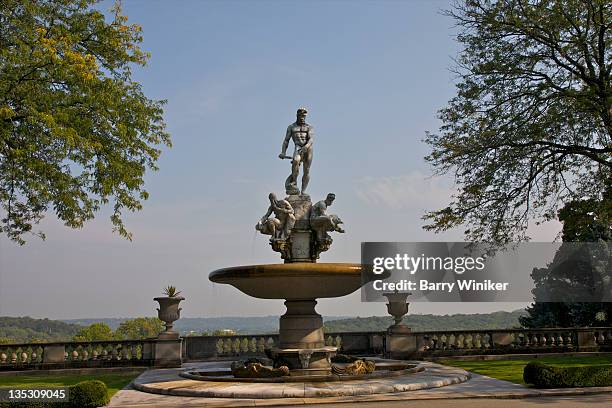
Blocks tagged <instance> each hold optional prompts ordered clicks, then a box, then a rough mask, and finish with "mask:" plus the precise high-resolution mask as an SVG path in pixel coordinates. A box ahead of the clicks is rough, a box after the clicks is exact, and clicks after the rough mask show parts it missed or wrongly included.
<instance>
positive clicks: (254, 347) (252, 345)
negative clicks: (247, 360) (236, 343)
mask: <svg viewBox="0 0 612 408" xmlns="http://www.w3.org/2000/svg"><path fill="white" fill-rule="evenodd" d="M249 351H250V352H251V353H257V339H256V338H255V337H253V338H251V341H250V342H249Z"/></svg>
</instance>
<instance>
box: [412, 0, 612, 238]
mask: <svg viewBox="0 0 612 408" xmlns="http://www.w3.org/2000/svg"><path fill="white" fill-rule="evenodd" d="M448 15H450V16H452V17H453V18H454V19H455V21H456V22H457V24H458V26H459V27H460V34H459V36H458V41H459V42H460V43H461V44H462V45H463V51H462V52H461V54H460V56H459V58H458V60H457V62H458V66H457V68H456V72H457V74H458V77H459V80H458V83H457V85H456V86H457V93H456V96H455V97H453V98H452V99H451V100H450V101H449V102H448V105H447V106H446V107H444V108H443V109H441V110H440V111H439V118H440V119H441V121H442V123H443V124H442V126H441V128H440V130H439V133H437V134H432V133H428V134H427V137H426V142H427V143H428V144H429V145H430V146H431V147H432V153H431V154H430V155H429V156H428V157H427V160H428V161H429V162H430V163H431V164H432V165H433V166H434V167H435V168H436V170H437V173H438V174H453V175H454V177H455V181H456V184H457V185H458V186H459V191H458V193H457V195H456V196H455V197H454V198H453V200H452V202H451V203H450V204H449V205H448V206H446V207H445V208H442V209H440V210H437V211H432V212H429V213H427V214H426V215H425V217H424V218H425V219H427V220H429V221H430V224H428V225H426V226H425V228H426V229H429V230H434V231H444V230H447V229H450V228H454V227H457V226H460V225H464V226H466V227H467V228H466V231H465V234H466V238H467V240H469V241H485V242H491V243H494V244H504V243H508V242H512V241H518V240H526V239H527V238H528V237H527V234H526V229H527V226H528V222H529V221H530V220H536V222H541V221H546V220H550V219H554V218H555V217H556V216H557V210H558V209H559V208H560V207H563V205H564V204H567V203H569V202H572V201H575V200H577V199H585V200H594V201H602V200H603V199H604V193H605V189H606V187H607V186H609V185H610V184H611V183H612V84H611V83H610V74H611V69H610V68H611V67H612V61H611V60H610V59H611V56H612V53H611V52H610V44H612V31H611V30H609V26H610V24H612V3H611V2H610V1H608V0H559V1H537V2H526V1H520V2H519V1H515V0H499V1H488V0H461V1H459V2H457V3H456V6H455V8H454V9H453V10H451V11H448Z"/></svg>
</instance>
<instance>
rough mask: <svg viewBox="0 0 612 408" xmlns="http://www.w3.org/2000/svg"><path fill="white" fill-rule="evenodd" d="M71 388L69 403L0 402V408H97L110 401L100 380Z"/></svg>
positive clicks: (85, 382) (82, 382)
mask: <svg viewBox="0 0 612 408" xmlns="http://www.w3.org/2000/svg"><path fill="white" fill-rule="evenodd" d="M69 388H70V391H69V392H70V401H68V402H0V408H96V407H102V406H104V405H106V404H108V403H109V401H110V398H108V388H107V387H106V384H104V383H103V382H102V381H99V380H93V381H81V382H80V383H78V384H75V385H71V386H70V387H69Z"/></svg>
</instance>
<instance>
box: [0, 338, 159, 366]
mask: <svg viewBox="0 0 612 408" xmlns="http://www.w3.org/2000/svg"><path fill="white" fill-rule="evenodd" d="M154 346H155V340H154V339H151V340H118V341H91V342H85V341H84V342H66V343H25V344H3V345H2V344H0V370H23V369H52V368H80V367H115V366H148V365H152V362H153V357H154V356H153V351H154Z"/></svg>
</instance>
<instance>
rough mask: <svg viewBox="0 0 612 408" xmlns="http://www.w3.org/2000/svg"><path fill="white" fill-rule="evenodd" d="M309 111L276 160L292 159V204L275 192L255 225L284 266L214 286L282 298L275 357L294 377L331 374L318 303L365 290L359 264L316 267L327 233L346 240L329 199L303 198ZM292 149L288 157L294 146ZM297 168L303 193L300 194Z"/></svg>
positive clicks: (257, 268) (225, 272)
mask: <svg viewBox="0 0 612 408" xmlns="http://www.w3.org/2000/svg"><path fill="white" fill-rule="evenodd" d="M305 117H306V109H304V108H300V109H298V111H297V120H296V122H295V123H293V124H291V125H290V126H289V127H288V129H287V133H286V137H285V140H284V143H283V146H282V152H281V154H280V155H279V157H280V158H281V159H290V160H291V165H292V168H291V174H290V175H289V177H288V178H287V180H286V182H285V192H286V194H287V197H286V198H284V199H278V198H277V197H276V195H275V194H274V193H270V195H269V197H268V199H269V201H270V205H269V207H268V210H267V212H266V213H265V214H264V216H263V217H262V218H261V220H259V222H258V223H257V225H256V226H255V228H256V230H257V231H259V232H261V233H262V234H265V235H270V246H271V247H272V249H273V250H274V251H276V252H279V253H280V254H281V258H282V259H283V260H284V263H283V264H271V265H252V266H238V267H231V268H224V269H220V270H217V271H214V272H212V273H211V274H210V276H209V279H210V280H211V281H213V282H215V283H224V284H229V285H232V286H234V287H236V288H237V289H239V290H240V291H242V292H243V293H246V294H247V295H249V296H253V297H256V298H259V299H284V300H285V306H286V307H287V311H286V313H285V314H284V315H283V316H281V318H280V323H279V339H280V341H279V344H278V347H276V348H273V349H271V350H270V356H271V357H272V359H273V360H274V365H275V366H282V365H285V366H287V367H288V368H289V369H290V370H291V375H327V374H330V372H331V362H330V360H331V358H332V357H333V356H334V355H335V354H336V352H337V349H336V347H327V346H325V338H324V335H323V319H322V318H321V315H319V314H318V313H317V312H316V311H315V305H316V304H317V299H320V298H335V297H340V296H345V295H348V294H350V293H353V292H354V291H356V290H357V289H359V288H360V287H361V286H362V284H363V283H362V276H361V275H362V274H361V265H360V264H349V263H317V259H318V258H319V256H320V254H321V253H322V252H323V251H327V250H328V249H329V248H330V247H331V244H332V242H333V239H332V237H331V236H330V235H329V233H330V232H339V233H343V232H344V230H343V229H342V228H341V225H342V220H341V219H340V217H338V216H337V215H333V214H328V213H327V210H328V208H329V207H330V206H331V205H332V204H333V202H334V200H335V198H336V197H335V194H333V193H329V194H327V197H325V199H323V200H321V201H318V202H316V203H315V204H313V203H312V201H311V199H310V196H309V195H308V194H306V192H305V191H306V188H307V186H308V182H309V180H310V176H309V173H310V164H311V162H312V152H313V141H314V134H313V128H312V126H311V125H309V124H307V123H306V121H305ZM290 140H293V142H294V145H295V149H294V153H293V155H291V156H288V155H286V150H287V147H288V144H289V141H290ZM300 166H301V167H302V170H303V175H302V188H301V190H300V189H298V188H297V181H298V176H299V170H300Z"/></svg>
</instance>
